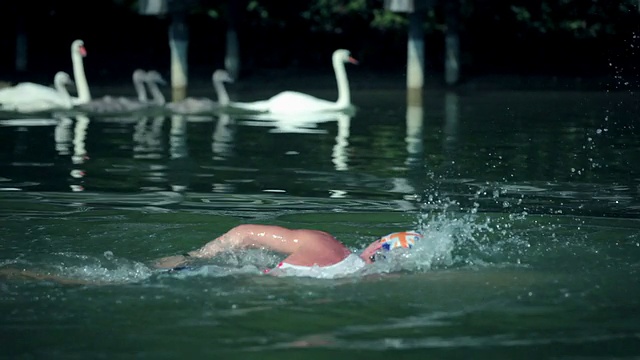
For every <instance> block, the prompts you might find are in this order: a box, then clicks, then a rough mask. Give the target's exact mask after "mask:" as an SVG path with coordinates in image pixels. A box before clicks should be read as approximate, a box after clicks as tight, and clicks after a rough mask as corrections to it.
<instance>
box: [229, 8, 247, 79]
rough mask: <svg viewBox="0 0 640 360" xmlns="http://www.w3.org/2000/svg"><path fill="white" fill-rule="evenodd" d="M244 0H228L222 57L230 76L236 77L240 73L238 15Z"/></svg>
mask: <svg viewBox="0 0 640 360" xmlns="http://www.w3.org/2000/svg"><path fill="white" fill-rule="evenodd" d="M243 3H244V1H239V0H229V1H228V6H229V17H228V19H227V41H226V47H227V48H226V53H225V57H224V67H225V69H226V70H227V71H228V72H229V75H231V77H232V78H234V79H237V78H238V75H240V44H239V41H238V29H237V24H238V16H239V15H240V14H239V12H240V5H241V4H243Z"/></svg>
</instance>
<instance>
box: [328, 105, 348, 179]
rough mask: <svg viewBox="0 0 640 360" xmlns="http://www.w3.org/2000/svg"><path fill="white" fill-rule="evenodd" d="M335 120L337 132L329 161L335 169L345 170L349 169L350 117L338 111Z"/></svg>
mask: <svg viewBox="0 0 640 360" xmlns="http://www.w3.org/2000/svg"><path fill="white" fill-rule="evenodd" d="M336 120H337V122H338V133H337V134H336V143H335V145H333V151H332V153H331V161H332V162H333V165H334V166H335V169H336V170H338V171H345V170H349V163H348V160H349V156H348V154H347V147H348V146H349V134H350V127H351V117H350V116H349V115H347V114H343V113H338V114H337V116H336Z"/></svg>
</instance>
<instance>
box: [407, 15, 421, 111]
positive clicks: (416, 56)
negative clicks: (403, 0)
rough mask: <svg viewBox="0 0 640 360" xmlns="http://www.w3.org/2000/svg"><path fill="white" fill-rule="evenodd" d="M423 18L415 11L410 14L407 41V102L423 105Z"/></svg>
mask: <svg viewBox="0 0 640 360" xmlns="http://www.w3.org/2000/svg"><path fill="white" fill-rule="evenodd" d="M422 20H423V16H422V13H421V12H418V11H414V12H412V13H410V14H409V36H408V40H407V101H408V102H409V104H414V103H420V104H421V103H422V88H423V87H424V33H423V31H422Z"/></svg>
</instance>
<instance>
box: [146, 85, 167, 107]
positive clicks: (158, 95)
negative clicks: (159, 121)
mask: <svg viewBox="0 0 640 360" xmlns="http://www.w3.org/2000/svg"><path fill="white" fill-rule="evenodd" d="M147 85H149V91H150V92H151V98H152V100H151V102H153V103H154V104H156V105H164V103H165V102H166V100H165V98H164V95H162V91H160V88H158V84H157V83H156V82H155V81H149V82H147Z"/></svg>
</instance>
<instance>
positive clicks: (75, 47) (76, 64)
mask: <svg viewBox="0 0 640 360" xmlns="http://www.w3.org/2000/svg"><path fill="white" fill-rule="evenodd" d="M85 56H87V49H86V48H85V47H84V41H82V40H74V41H73V42H72V43H71V64H72V66H73V80H74V81H75V83H76V91H77V92H78V97H76V98H71V101H72V102H73V104H74V105H78V104H84V103H87V102H89V101H91V92H90V91H89V84H88V83H87V76H86V75H85V73H84V61H83V60H82V58H84V57H85Z"/></svg>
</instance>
